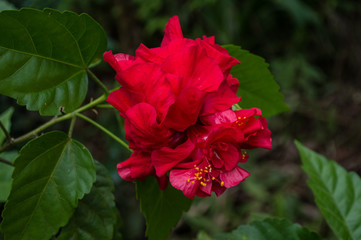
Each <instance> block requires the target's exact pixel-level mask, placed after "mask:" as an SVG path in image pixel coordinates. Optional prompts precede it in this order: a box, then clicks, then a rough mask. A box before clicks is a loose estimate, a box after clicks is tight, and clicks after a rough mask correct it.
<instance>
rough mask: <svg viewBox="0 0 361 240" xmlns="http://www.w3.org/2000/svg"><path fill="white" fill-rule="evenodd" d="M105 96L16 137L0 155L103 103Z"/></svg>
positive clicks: (6, 145)
mask: <svg viewBox="0 0 361 240" xmlns="http://www.w3.org/2000/svg"><path fill="white" fill-rule="evenodd" d="M106 98H107V96H106V95H105V94H104V95H102V96H101V97H99V98H97V99H95V100H94V101H91V102H90V103H88V104H86V105H84V106H83V107H80V108H78V109H76V110H75V111H74V112H71V113H67V114H65V115H63V116H60V117H58V116H55V117H54V118H52V119H51V120H50V121H48V122H46V123H44V124H43V125H41V126H39V127H38V128H36V129H34V130H32V131H30V132H28V133H26V134H24V135H22V136H20V137H18V138H15V139H12V141H10V142H7V143H5V144H4V145H3V146H2V147H1V148H0V153H1V152H4V151H5V150H6V149H8V148H9V147H11V146H13V145H16V144H18V143H21V142H24V141H26V140H28V139H30V138H33V137H36V136H37V135H38V134H39V133H40V132H42V131H44V130H45V129H47V128H48V127H50V126H53V125H54V124H57V123H59V122H62V121H65V120H68V119H71V118H72V117H74V115H75V114H76V113H79V112H83V111H85V110H87V109H89V108H92V107H94V106H96V105H98V104H100V103H102V102H104V101H105V100H106Z"/></svg>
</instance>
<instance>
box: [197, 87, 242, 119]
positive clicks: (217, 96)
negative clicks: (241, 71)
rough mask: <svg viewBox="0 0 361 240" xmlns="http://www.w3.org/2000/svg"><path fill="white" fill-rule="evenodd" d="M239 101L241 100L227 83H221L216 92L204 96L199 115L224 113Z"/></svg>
mask: <svg viewBox="0 0 361 240" xmlns="http://www.w3.org/2000/svg"><path fill="white" fill-rule="evenodd" d="M240 100H241V98H240V97H237V95H236V94H235V93H234V92H233V91H232V89H231V88H230V87H229V86H228V85H227V83H226V82H225V81H223V83H222V84H221V86H220V87H219V88H218V90H217V91H216V92H212V93H208V94H207V95H206V97H205V99H204V105H203V108H202V111H201V115H208V114H212V113H215V112H222V111H225V110H227V109H229V108H231V107H232V105H233V104H236V103H238V102H239V101H240Z"/></svg>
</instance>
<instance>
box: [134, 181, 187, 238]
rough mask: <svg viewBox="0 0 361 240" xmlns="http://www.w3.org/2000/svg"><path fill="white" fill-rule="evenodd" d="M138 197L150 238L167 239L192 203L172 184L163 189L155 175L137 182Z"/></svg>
mask: <svg viewBox="0 0 361 240" xmlns="http://www.w3.org/2000/svg"><path fill="white" fill-rule="evenodd" d="M137 198H138V199H139V201H140V209H141V211H142V212H143V214H144V217H145V220H146V224H147V230H146V235H147V236H148V239H149V240H162V239H167V237H168V236H169V234H170V232H171V231H172V228H173V227H174V226H175V225H176V224H177V223H178V221H179V219H180V218H181V216H182V213H183V211H187V210H188V209H189V207H190V205H191V203H192V200H191V199H189V198H187V197H185V196H184V195H183V193H182V192H181V191H179V190H177V189H175V188H173V187H172V186H170V185H169V186H168V187H167V188H166V189H165V190H161V189H160V188H159V185H158V183H157V180H156V179H155V178H154V177H153V176H150V177H147V178H146V179H144V180H143V181H138V182H137Z"/></svg>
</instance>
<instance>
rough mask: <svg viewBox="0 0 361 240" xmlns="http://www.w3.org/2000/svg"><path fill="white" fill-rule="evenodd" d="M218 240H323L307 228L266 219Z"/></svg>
mask: <svg viewBox="0 0 361 240" xmlns="http://www.w3.org/2000/svg"><path fill="white" fill-rule="evenodd" d="M215 239H216V240H321V237H320V236H318V235H317V234H316V233H314V232H310V231H309V230H308V229H307V228H305V227H301V226H300V225H298V224H294V223H291V222H289V221H288V220H286V219H271V218H269V219H265V220H263V221H254V222H252V223H251V224H250V225H241V226H239V227H238V228H237V229H236V230H234V231H233V232H231V233H226V234H222V235H219V236H217V237H216V238H215Z"/></svg>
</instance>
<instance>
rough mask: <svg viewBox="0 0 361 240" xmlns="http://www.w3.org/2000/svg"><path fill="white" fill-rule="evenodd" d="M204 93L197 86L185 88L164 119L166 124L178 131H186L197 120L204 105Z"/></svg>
mask: <svg viewBox="0 0 361 240" xmlns="http://www.w3.org/2000/svg"><path fill="white" fill-rule="evenodd" d="M204 95H205V94H204V93H203V92H202V91H200V90H198V89H196V88H187V89H184V90H183V91H182V92H181V93H180V94H179V95H178V97H177V99H176V102H175V104H174V105H172V106H171V107H170V108H169V111H168V115H167V117H166V119H165V120H164V124H165V126H167V127H168V128H172V129H174V130H177V131H184V130H185V129H187V128H188V127H189V126H191V125H193V124H195V123H196V122H197V118H198V115H199V112H200V110H201V108H202V105H203V98H204Z"/></svg>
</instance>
